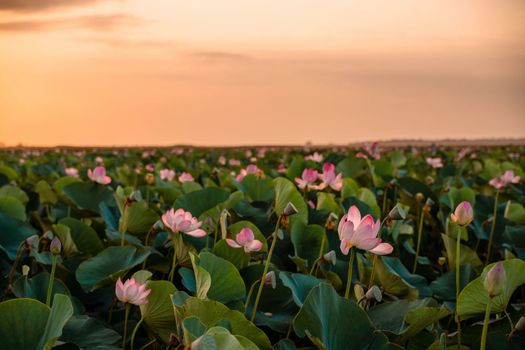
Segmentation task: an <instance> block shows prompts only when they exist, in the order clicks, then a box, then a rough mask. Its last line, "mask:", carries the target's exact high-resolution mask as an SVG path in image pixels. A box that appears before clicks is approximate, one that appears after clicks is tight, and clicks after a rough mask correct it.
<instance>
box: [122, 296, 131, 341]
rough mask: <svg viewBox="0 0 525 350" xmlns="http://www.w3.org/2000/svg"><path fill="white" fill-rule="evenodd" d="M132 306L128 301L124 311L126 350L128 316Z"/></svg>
mask: <svg viewBox="0 0 525 350" xmlns="http://www.w3.org/2000/svg"><path fill="white" fill-rule="evenodd" d="M130 307H131V305H130V304H129V303H126V311H125V312H124V332H123V333H124V334H122V350H126V338H127V334H128V317H129V309H130Z"/></svg>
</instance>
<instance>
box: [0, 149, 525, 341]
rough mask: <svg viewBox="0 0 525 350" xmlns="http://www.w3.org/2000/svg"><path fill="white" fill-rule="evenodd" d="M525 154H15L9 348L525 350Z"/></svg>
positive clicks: (2, 167)
mask: <svg viewBox="0 0 525 350" xmlns="http://www.w3.org/2000/svg"><path fill="white" fill-rule="evenodd" d="M524 151H525V149H524V148H519V147H515V146H514V147H508V148H505V147H492V148H490V147H471V148H454V147H446V148H445V147H418V148H414V147H406V148H397V149H396V148H388V149H387V148H385V149H380V147H379V145H378V144H372V145H365V146H363V147H361V148H356V149H354V148H345V147H337V148H319V149H313V148H312V149H309V148H306V147H305V148H272V147H266V148H262V147H260V148H255V147H254V148H236V149H218V148H189V147H186V148H184V147H172V148H129V149H80V148H73V149H66V148H63V149H60V148H56V149H55V148H53V149H24V148H19V149H4V150H2V151H0V271H1V274H2V278H1V279H0V281H1V289H0V290H1V292H0V339H1V343H0V348H1V349H6V350H10V349H16V350H35V349H51V348H53V349H63V350H68V349H84V350H102V349H203V350H206V349H220V350H222V349H225V350H228V349H232V350H236V349H249V350H254V349H262V350H269V349H279V350H293V349H316V348H317V349H328V350H344V349H374V350H386V349H429V350H430V349H432V350H433V349H435V350H442V349H498V350H505V349H525V261H524V259H525V208H524V205H525V184H524V183H523V182H522V176H523V175H524V169H525V157H524V156H523V155H524Z"/></svg>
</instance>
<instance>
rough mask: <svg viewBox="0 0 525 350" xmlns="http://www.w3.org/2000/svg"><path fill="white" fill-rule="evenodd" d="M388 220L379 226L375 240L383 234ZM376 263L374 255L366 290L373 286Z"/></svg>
mask: <svg viewBox="0 0 525 350" xmlns="http://www.w3.org/2000/svg"><path fill="white" fill-rule="evenodd" d="M387 220H388V216H387V217H386V218H384V219H383V221H382V222H381V226H379V234H378V235H377V238H381V233H383V225H384V224H385V222H386V221H387ZM376 263H377V255H375V254H374V259H373V260H372V272H370V280H369V281H368V289H370V288H372V285H373V284H374V278H375V274H376Z"/></svg>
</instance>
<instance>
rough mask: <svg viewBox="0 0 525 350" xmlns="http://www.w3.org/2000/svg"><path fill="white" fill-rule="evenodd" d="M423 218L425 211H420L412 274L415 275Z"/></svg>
mask: <svg viewBox="0 0 525 350" xmlns="http://www.w3.org/2000/svg"><path fill="white" fill-rule="evenodd" d="M424 217H425V210H424V209H423V208H422V209H421V214H419V226H418V228H417V246H416V258H415V259H414V268H413V269H412V273H416V269H417V260H418V258H419V249H420V248H421V235H422V233H423V218H424Z"/></svg>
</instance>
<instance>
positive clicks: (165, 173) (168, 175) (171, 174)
mask: <svg viewBox="0 0 525 350" xmlns="http://www.w3.org/2000/svg"><path fill="white" fill-rule="evenodd" d="M159 174H160V179H161V180H167V181H172V180H173V179H174V178H175V171H173V170H171V169H161V171H160V172H159Z"/></svg>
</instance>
